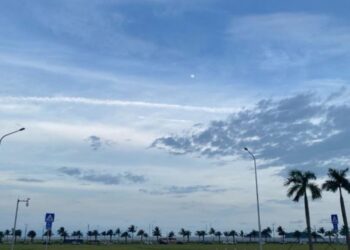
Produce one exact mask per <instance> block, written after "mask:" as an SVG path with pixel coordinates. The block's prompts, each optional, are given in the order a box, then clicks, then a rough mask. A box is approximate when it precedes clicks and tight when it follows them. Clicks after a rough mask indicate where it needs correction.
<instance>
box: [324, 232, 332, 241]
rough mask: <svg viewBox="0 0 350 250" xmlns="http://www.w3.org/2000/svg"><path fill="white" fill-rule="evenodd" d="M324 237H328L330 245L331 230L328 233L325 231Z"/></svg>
mask: <svg viewBox="0 0 350 250" xmlns="http://www.w3.org/2000/svg"><path fill="white" fill-rule="evenodd" d="M324 235H325V236H327V237H328V239H329V243H332V236H334V232H333V231H332V230H329V231H326V232H325V233H324Z"/></svg>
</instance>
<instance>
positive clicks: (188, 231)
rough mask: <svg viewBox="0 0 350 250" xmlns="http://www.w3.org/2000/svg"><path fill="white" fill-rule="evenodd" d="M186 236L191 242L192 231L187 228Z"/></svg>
mask: <svg viewBox="0 0 350 250" xmlns="http://www.w3.org/2000/svg"><path fill="white" fill-rule="evenodd" d="M185 236H186V238H187V242H190V237H191V231H190V230H186V231H185Z"/></svg>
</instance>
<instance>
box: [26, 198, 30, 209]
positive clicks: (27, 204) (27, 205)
mask: <svg viewBox="0 0 350 250" xmlns="http://www.w3.org/2000/svg"><path fill="white" fill-rule="evenodd" d="M29 200H30V198H27V200H26V207H29Z"/></svg>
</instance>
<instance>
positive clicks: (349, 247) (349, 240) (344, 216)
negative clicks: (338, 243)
mask: <svg viewBox="0 0 350 250" xmlns="http://www.w3.org/2000/svg"><path fill="white" fill-rule="evenodd" d="M339 194H340V206H341V213H342V216H343V222H344V226H345V234H346V236H345V237H346V244H347V245H348V250H350V239H349V227H348V219H347V217H346V211H345V205H344V199H343V195H342V192H341V188H339Z"/></svg>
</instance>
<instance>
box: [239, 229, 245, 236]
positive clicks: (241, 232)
mask: <svg viewBox="0 0 350 250" xmlns="http://www.w3.org/2000/svg"><path fill="white" fill-rule="evenodd" d="M239 236H240V237H241V238H244V232H243V230H241V231H240V232H239Z"/></svg>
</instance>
